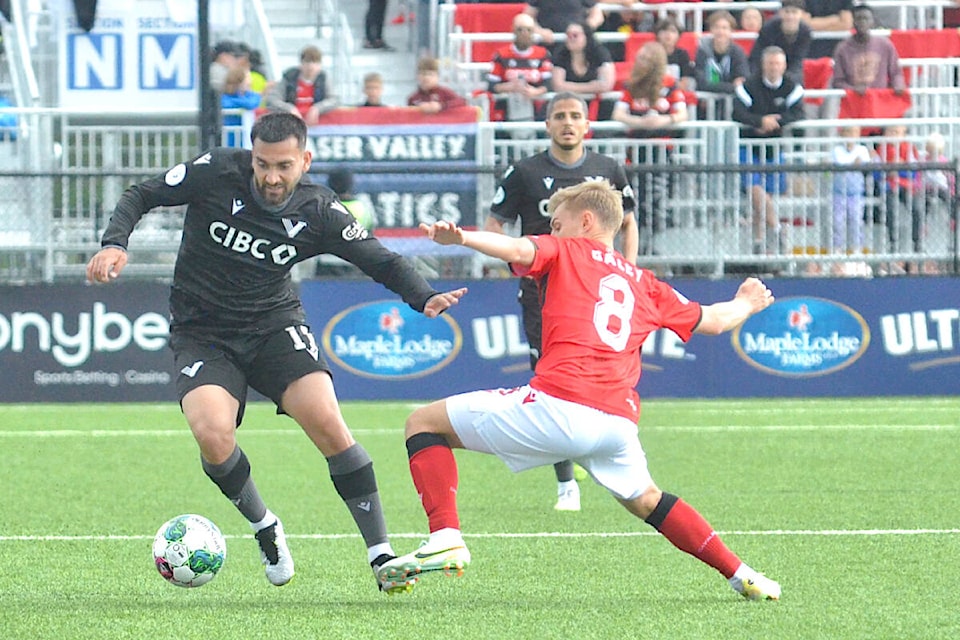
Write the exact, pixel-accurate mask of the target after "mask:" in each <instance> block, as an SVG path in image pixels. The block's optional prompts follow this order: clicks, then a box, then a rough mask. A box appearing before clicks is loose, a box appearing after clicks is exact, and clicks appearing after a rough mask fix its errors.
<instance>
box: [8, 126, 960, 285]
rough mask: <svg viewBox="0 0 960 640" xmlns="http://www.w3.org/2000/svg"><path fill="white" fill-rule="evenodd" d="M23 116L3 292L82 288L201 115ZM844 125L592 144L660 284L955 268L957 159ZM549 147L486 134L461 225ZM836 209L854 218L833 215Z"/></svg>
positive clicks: (439, 263)
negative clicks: (838, 153) (103, 247)
mask: <svg viewBox="0 0 960 640" xmlns="http://www.w3.org/2000/svg"><path fill="white" fill-rule="evenodd" d="M17 117H18V119H19V120H18V127H17V128H16V131H15V133H13V134H9V135H6V136H4V137H2V138H0V188H2V189H3V193H4V198H3V199H2V200H0V278H2V279H3V281H5V282H38V281H46V282H53V281H58V280H77V279H80V278H82V277H83V274H84V270H83V266H84V264H85V263H86V261H87V260H88V259H89V257H90V256H91V255H92V254H93V253H94V252H95V251H96V250H97V248H98V244H99V243H98V240H99V236H100V234H101V233H102V230H103V228H104V226H105V224H106V221H107V218H108V217H109V215H110V212H111V211H112V209H113V206H114V205H115V203H116V201H117V199H118V198H119V196H120V194H121V193H122V191H123V189H125V188H126V186H127V185H129V184H132V183H134V182H137V181H140V180H142V179H144V178H146V177H148V176H152V175H156V174H158V173H160V172H162V171H165V170H166V169H168V168H169V167H170V166H173V165H174V164H176V163H177V162H180V161H182V160H184V159H186V158H189V157H192V156H193V155H195V154H197V153H198V148H197V135H198V134H197V127H196V113H195V112H189V111H185V112H176V113H169V112H168V113H150V112H144V113H140V114H136V115H129V116H126V117H124V116H119V115H116V114H114V115H111V116H105V115H103V114H92V113H72V112H71V113H67V112H62V111H55V110H43V109H26V110H17ZM844 124H850V121H840V120H814V121H805V122H801V123H798V124H796V125H795V126H794V127H793V128H792V130H791V133H790V135H789V136H786V137H783V138H775V139H766V140H755V139H749V138H742V137H741V132H740V129H739V128H738V127H737V126H736V125H733V124H732V123H726V122H693V123H687V124H684V125H682V126H680V127H677V128H676V130H675V132H674V135H675V136H676V137H661V138H631V137H627V132H625V130H624V129H623V127H622V126H621V125H619V124H617V123H595V124H594V125H593V128H594V134H593V137H592V138H591V139H589V140H588V141H587V144H588V146H589V147H590V148H592V149H593V150H595V151H598V152H600V153H604V154H607V155H609V156H611V157H613V158H615V159H617V160H619V161H621V162H623V163H624V166H625V168H626V170H627V172H628V175H629V177H630V179H631V181H632V183H633V186H634V189H635V191H636V193H637V195H638V217H639V220H640V224H641V238H642V243H641V244H642V252H643V255H642V257H641V262H642V263H643V264H644V265H645V266H649V267H653V268H657V269H659V270H661V271H662V272H664V273H691V272H692V273H698V274H703V275H709V276H711V277H720V276H722V275H724V274H726V273H729V272H733V271H744V270H747V271H758V272H776V273H783V274H789V275H802V274H822V273H825V274H834V275H871V274H872V275H885V274H897V273H901V272H920V273H923V272H927V273H951V274H956V273H960V271H958V258H957V256H958V252H957V246H958V241H957V240H958V237H957V236H958V230H957V224H956V218H957V200H956V191H955V187H956V183H957V174H958V171H957V167H956V162H955V161H953V160H950V161H946V162H945V161H939V160H938V158H933V157H925V156H923V155H922V153H920V155H918V156H917V160H916V161H912V162H910V163H906V164H904V163H892V164H891V163H887V164H882V163H879V162H872V163H870V165H869V166H860V167H856V168H851V167H850V166H844V165H838V164H835V163H833V162H832V160H831V158H832V150H833V148H834V147H835V146H836V145H838V144H840V143H841V139H840V138H839V137H838V136H837V128H838V127H840V126H842V125H844ZM858 124H861V125H862V126H864V127H868V128H876V129H878V130H881V131H882V128H883V127H886V126H889V125H894V124H895V125H902V126H903V127H905V129H906V136H905V137H902V138H901V137H897V138H894V137H891V136H890V135H886V134H883V133H880V134H879V135H873V136H864V137H863V138H862V140H861V142H863V143H865V144H866V145H867V146H868V147H870V148H872V149H878V148H880V147H881V146H882V145H885V144H895V145H900V144H904V145H907V146H909V147H911V148H914V149H916V150H917V151H918V152H922V150H923V148H924V146H925V142H926V140H927V138H928V137H929V136H930V135H931V134H933V133H935V132H936V133H938V134H941V135H942V136H943V139H944V141H945V143H946V148H945V149H944V156H945V157H946V158H951V159H952V158H956V157H957V154H958V151H960V149H957V141H958V140H960V118H937V119H933V118H917V119H899V120H877V121H872V120H863V121H858ZM229 133H231V132H229V131H226V132H225V135H227V134H229ZM548 144H549V141H548V140H546V139H545V137H543V124H542V123H480V124H479V125H478V141H477V145H476V148H477V156H476V159H475V160H476V161H475V166H474V167H473V168H472V169H471V170H472V171H473V172H475V173H476V174H477V176H478V177H477V198H476V201H477V211H475V212H464V216H465V217H466V218H467V219H473V220H477V221H480V222H482V220H483V219H484V217H485V215H486V213H487V207H488V205H489V202H490V201H491V199H492V196H493V192H494V189H495V186H496V182H497V180H498V179H499V177H500V176H502V174H503V172H504V171H505V170H506V168H507V166H509V164H511V163H512V162H515V161H516V160H518V159H519V158H522V157H526V156H529V155H531V154H533V153H536V152H538V151H541V150H543V149H545V148H547V146H548ZM354 170H355V173H358V174H360V173H363V167H355V168H354ZM368 170H369V171H371V172H377V171H378V168H377V167H376V166H374V165H371V166H370V167H369V169H368ZM850 176H859V178H857V179H854V180H852V183H854V184H856V185H860V186H862V189H860V187H859V186H858V187H857V188H856V189H854V190H853V191H851V190H850V189H847V191H846V192H844V193H842V194H841V193H839V191H840V190H841V186H838V185H847V184H849V183H851V180H848V178H849V177H850ZM316 178H317V180H318V181H321V182H322V181H324V176H322V175H318V176H316ZM842 188H844V189H846V187H842ZM768 192H770V193H768ZM838 195H843V196H849V197H848V198H847V200H848V201H841V199H838V197H837V196H838ZM841 206H847V209H846V211H855V212H856V213H848V215H847V216H846V217H843V218H841V217H838V214H837V211H839V209H840V207H841ZM434 213H436V214H437V215H439V213H438V212H432V211H431V212H425V214H424V215H426V216H428V217H429V216H431V215H434ZM182 215H183V211H182V209H180V208H170V209H163V210H159V211H156V212H154V213H151V214H150V215H148V216H145V217H144V219H143V220H142V221H141V223H140V225H139V226H138V228H137V229H136V231H135V232H134V236H133V238H132V240H131V245H130V246H131V264H130V266H129V267H128V269H129V271H128V274H129V275H131V276H138V275H139V276H142V277H162V278H166V277H169V276H170V275H171V274H172V265H173V260H174V257H175V255H176V249H177V245H178V243H179V239H180V225H181V221H182ZM835 222H836V224H835ZM841 223H843V224H841ZM841 227H842V228H841ZM384 242H385V243H386V244H388V245H389V246H391V247H392V248H394V249H396V250H398V251H400V252H402V253H405V254H407V255H409V256H411V257H412V258H413V259H416V260H417V261H418V262H419V263H420V264H421V265H422V266H423V267H424V269H425V270H427V271H428V272H429V273H430V275H450V276H458V277H474V276H482V275H484V274H485V273H486V272H487V271H489V268H490V263H489V262H488V261H484V260H481V259H478V258H476V257H474V256H473V255H472V254H470V253H468V252H463V251H461V252H443V251H440V250H438V249H437V248H436V247H434V246H432V245H431V244H430V243H425V242H416V241H414V240H412V239H410V238H409V237H408V238H403V237H400V238H397V237H389V238H384ZM299 273H301V274H302V275H311V274H312V273H314V272H313V271H311V270H300V272H299ZM340 273H341V275H342V274H343V272H342V271H341V272H340Z"/></svg>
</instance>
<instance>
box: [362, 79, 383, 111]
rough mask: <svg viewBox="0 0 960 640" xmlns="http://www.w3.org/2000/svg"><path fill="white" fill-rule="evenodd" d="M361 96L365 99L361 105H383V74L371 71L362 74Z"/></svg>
mask: <svg viewBox="0 0 960 640" xmlns="http://www.w3.org/2000/svg"><path fill="white" fill-rule="evenodd" d="M363 96H364V97H365V98H366V100H364V101H363V104H361V105H359V106H361V107H384V106H386V105H385V104H383V76H381V75H380V74H379V73H377V72H376V71H371V72H370V73H368V74H367V75H365V76H363Z"/></svg>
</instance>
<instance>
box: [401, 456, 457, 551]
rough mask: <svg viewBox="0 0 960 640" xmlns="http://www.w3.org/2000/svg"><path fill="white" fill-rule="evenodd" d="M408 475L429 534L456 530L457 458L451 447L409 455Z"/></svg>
mask: <svg viewBox="0 0 960 640" xmlns="http://www.w3.org/2000/svg"><path fill="white" fill-rule="evenodd" d="M410 475H411V476H413V486H415V487H416V488H417V493H419V494H420V501H421V502H422V503H423V510H424V511H426V512H427V520H428V521H429V523H430V533H433V532H434V531H437V530H438V529H446V528H449V529H459V528H460V516H459V515H458V514H457V485H458V484H459V477H458V474H457V460H456V458H454V457H453V451H451V450H450V447H446V446H443V445H434V446H432V447H427V448H426V449H421V450H420V451H417V452H416V453H415V454H413V456H411V457H410Z"/></svg>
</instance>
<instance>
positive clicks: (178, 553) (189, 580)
mask: <svg viewBox="0 0 960 640" xmlns="http://www.w3.org/2000/svg"><path fill="white" fill-rule="evenodd" d="M226 559H227V543H226V541H225V540H224V539H223V534H222V533H220V529H218V528H217V525H215V524H213V523H212V522H210V521H209V520H207V519H206V518H204V517H203V516H198V515H195V514H192V513H188V514H184V515H180V516H177V517H176V518H171V519H170V520H167V521H166V522H164V523H163V526H162V527H160V529H159V530H158V531H157V535H156V537H154V539H153V561H154V563H155V564H156V566H157V571H159V572H160V575H161V576H163V577H164V578H166V580H167V582H169V583H170V584H175V585H177V586H178V587H199V586H202V585H205V584H207V583H208V582H210V581H211V580H213V578H214V576H216V575H217V572H218V571H220V568H221V567H223V562H224V560H226Z"/></svg>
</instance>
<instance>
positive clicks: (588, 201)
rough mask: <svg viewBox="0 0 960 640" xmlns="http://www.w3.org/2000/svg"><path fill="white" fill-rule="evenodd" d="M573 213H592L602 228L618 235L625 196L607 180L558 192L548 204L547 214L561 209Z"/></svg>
mask: <svg viewBox="0 0 960 640" xmlns="http://www.w3.org/2000/svg"><path fill="white" fill-rule="evenodd" d="M564 206H565V207H566V208H567V209H569V210H572V211H591V212H593V214H594V215H595V216H596V217H597V220H598V221H599V223H600V226H601V227H603V228H604V229H605V230H607V231H611V232H613V233H616V232H617V231H618V230H619V229H620V225H622V224H623V194H622V193H620V191H618V190H617V189H615V188H614V186H613V185H612V184H610V183H609V182H608V181H606V180H587V181H586V182H581V183H579V184H575V185H573V186H570V187H565V188H563V189H560V190H558V191H557V192H555V193H554V194H553V195H552V196H550V200H549V202H547V212H548V213H550V214H551V215H553V213H554V212H555V211H556V210H557V209H559V208H560V207H564Z"/></svg>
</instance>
